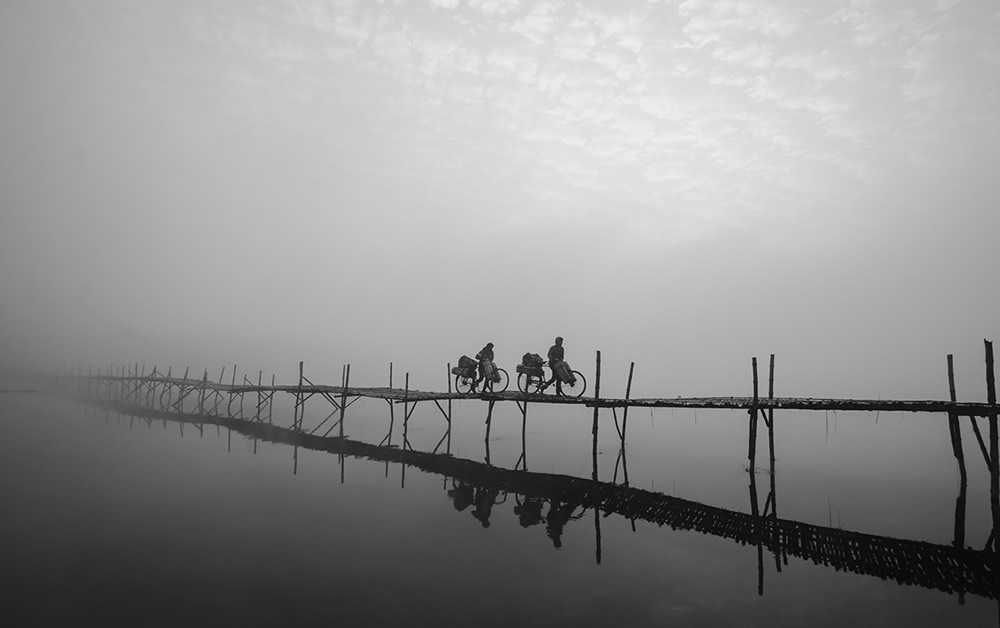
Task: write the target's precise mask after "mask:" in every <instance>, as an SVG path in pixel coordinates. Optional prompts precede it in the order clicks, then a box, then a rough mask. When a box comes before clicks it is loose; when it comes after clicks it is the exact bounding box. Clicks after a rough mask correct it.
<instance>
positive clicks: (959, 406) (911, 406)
mask: <svg viewBox="0 0 1000 628" xmlns="http://www.w3.org/2000/svg"><path fill="white" fill-rule="evenodd" d="M89 379H92V380H100V381H114V382H126V381H129V382H142V383H144V384H146V385H169V386H177V387H182V388H189V389H200V390H206V391H215V392H219V393H223V394H231V395H238V394H249V393H277V392H281V393H289V394H303V395H316V394H322V395H329V396H331V397H351V398H355V397H368V398H373V399H386V400H389V401H393V402H399V403H416V402H420V401H445V400H452V401H459V400H466V399H481V400H486V401H529V402H531V403H551V404H572V405H583V406H586V407H594V406H597V407H601V408H624V407H634V408H699V409H701V408H706V409H724V410H725V409H729V410H748V409H750V408H752V407H753V406H754V405H755V403H756V406H757V407H758V408H761V409H764V410H767V409H774V410H840V411H867V412H876V411H881V412H897V411H898V412H939V413H945V414H948V413H954V414H959V415H963V416H965V415H974V416H990V415H998V414H1000V404H989V403H981V402H972V401H943V400H932V399H918V400H894V399H825V398H811V397H774V398H772V399H768V398H766V397H758V398H757V400H756V402H755V401H754V398H753V397H672V398H665V397H660V398H638V399H623V398H605V397H602V398H600V399H595V398H594V397H579V398H572V397H557V396H555V395H554V394H547V395H543V394H534V393H523V392H520V391H506V392H502V393H478V394H472V395H470V394H462V393H458V392H451V393H448V392H432V391H424V390H416V389H410V390H406V389H403V388H390V387H356V386H349V387H344V386H329V385H316V384H305V385H299V384H278V385H251V384H225V383H220V382H212V381H207V380H205V379H191V378H188V379H184V378H178V377H163V376H152V377H151V376H93V377H90V378H89Z"/></svg>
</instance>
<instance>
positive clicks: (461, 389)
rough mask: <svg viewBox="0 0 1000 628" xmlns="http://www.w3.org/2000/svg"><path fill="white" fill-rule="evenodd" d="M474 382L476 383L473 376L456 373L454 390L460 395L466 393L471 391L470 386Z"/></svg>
mask: <svg viewBox="0 0 1000 628" xmlns="http://www.w3.org/2000/svg"><path fill="white" fill-rule="evenodd" d="M475 383H476V378H475V376H473V377H466V376H465V375H456V376H455V392H457V393H459V394H461V395H468V394H469V393H470V392H472V386H473V385H475Z"/></svg>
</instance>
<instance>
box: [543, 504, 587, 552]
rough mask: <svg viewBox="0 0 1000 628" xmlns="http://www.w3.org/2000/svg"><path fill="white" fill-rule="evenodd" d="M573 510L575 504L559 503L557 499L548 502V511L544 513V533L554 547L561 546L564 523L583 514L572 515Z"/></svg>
mask: <svg viewBox="0 0 1000 628" xmlns="http://www.w3.org/2000/svg"><path fill="white" fill-rule="evenodd" d="M574 510H576V504H571V503H567V504H562V505H560V503H559V500H552V502H551V503H550V504H549V512H548V514H546V515H545V534H547V535H548V537H549V538H550V539H552V545H554V546H555V548H556V549H559V548H560V547H562V533H563V528H565V527H566V524H567V523H569V522H570V521H571V520H573V519H579V518H580V517H582V516H583V513H580V514H579V515H576V516H573V511H574Z"/></svg>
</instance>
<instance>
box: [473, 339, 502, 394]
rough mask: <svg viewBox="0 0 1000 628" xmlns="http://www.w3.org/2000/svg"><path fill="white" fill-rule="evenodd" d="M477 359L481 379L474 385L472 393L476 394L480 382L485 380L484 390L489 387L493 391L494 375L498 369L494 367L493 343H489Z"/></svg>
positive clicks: (478, 354)
mask: <svg viewBox="0 0 1000 628" xmlns="http://www.w3.org/2000/svg"><path fill="white" fill-rule="evenodd" d="M476 359H477V360H479V378H478V379H477V380H476V382H475V383H474V384H473V385H472V392H476V386H478V385H479V382H482V381H483V380H485V383H484V384H483V390H486V387H487V386H489V387H490V389H491V390H492V389H493V374H494V373H495V371H496V367H494V366H493V343H492V342H487V343H486V346H485V347H483V348H482V349H480V350H479V353H477V354H476Z"/></svg>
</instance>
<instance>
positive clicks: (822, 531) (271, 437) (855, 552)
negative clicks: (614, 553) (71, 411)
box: [98, 391, 1000, 599]
mask: <svg viewBox="0 0 1000 628" xmlns="http://www.w3.org/2000/svg"><path fill="white" fill-rule="evenodd" d="M411 392H412V391H411ZM98 405H99V406H101V407H103V408H106V409H110V410H112V411H116V412H121V413H123V414H130V415H132V416H138V417H141V418H147V419H151V420H152V419H155V420H163V421H171V422H178V423H194V424H198V425H218V426H221V427H226V428H228V429H231V430H233V431H235V432H237V433H239V434H242V435H244V436H246V437H248V438H254V439H260V440H263V441H268V442H274V443H282V444H286V445H291V446H295V447H302V448H306V449H311V450H315V451H323V452H328V453H334V454H342V455H347V456H353V457H359V458H366V459H371V460H378V461H384V462H393V463H400V464H403V465H408V466H412V467H415V468H417V469H420V470H422V471H425V472H428V473H434V474H439V475H442V476H445V477H446V478H453V479H455V480H459V481H462V482H465V483H468V484H472V485H475V486H477V487H490V488H493V489H497V490H501V491H504V492H507V493H515V494H517V495H521V496H524V497H530V498H536V499H544V500H553V501H558V502H560V503H563V504H576V505H578V506H581V507H584V508H589V509H596V511H597V512H598V513H601V514H602V515H603V516H604V517H608V516H609V515H611V514H616V515H619V516H621V517H624V518H627V519H630V520H632V521H636V520H639V521H646V522H650V523H653V524H656V525H658V526H667V527H669V528H672V529H674V530H689V531H696V532H700V533H703V534H710V535H712V536H716V537H720V538H725V539H730V540H732V541H735V542H737V543H740V544H742V545H752V546H757V547H758V552H760V551H762V550H763V549H766V550H767V551H768V552H770V553H773V554H774V557H775V560H776V561H777V563H778V568H779V570H780V568H781V565H786V566H787V565H788V556H793V557H797V558H800V559H802V560H805V561H808V562H812V563H814V564H817V565H824V566H828V567H832V568H834V569H837V570H843V571H850V572H853V573H857V574H863V575H868V576H873V577H877V578H881V579H883V580H892V581H894V582H897V583H899V584H904V585H916V586H921V587H925V588H929V589H935V590H939V591H944V592H947V593H959V594H962V593H971V594H974V595H978V596H981V597H984V598H989V599H1000V595H998V592H1000V563H998V558H997V555H996V554H994V553H992V552H988V551H980V550H973V549H967V548H957V547H954V546H952V545H943V544H935V543H928V542H924V541H915V540H906V539H898V538H892V537H885V536H878V535H871V534H863V533H859V532H852V531H848V530H842V529H839V528H832V527H826V526H818V525H813V524H808V523H803V522H799V521H793V520H787V519H780V518H777V517H774V516H753V515H751V514H747V513H744V512H739V511H734V510H729V509H725V508H717V507H714V506H709V505H706V504H702V503H699V502H695V501H691V500H686V499H681V498H678V497H672V496H669V495H664V494H662V493H655V492H652V491H646V490H643V489H637V488H631V487H628V486H624V485H620V484H612V483H607V482H597V481H594V480H588V479H583V478H578V477H572V476H566V475H559V474H548V473H535V472H529V471H525V470H510V469H503V468H498V467H494V466H491V465H488V464H483V463H479V462H475V461H472V460H465V459H460V458H454V457H452V456H451V455H447V454H433V453H426V452H418V451H413V450H408V451H407V450H401V449H398V448H395V447H383V446H376V445H371V444H367V443H362V442H358V441H352V440H350V439H347V438H337V437H330V438H326V437H320V436H314V435H310V434H307V433H304V432H301V431H298V430H295V429H290V428H284V427H279V426H276V425H272V424H267V423H263V422H257V421H252V420H241V419H233V418H227V417H222V416H213V415H204V414H203V415H195V414H179V413H173V412H165V411H162V410H155V409H149V408H144V407H140V406H134V405H131V404H123V403H120V402H98ZM759 557H760V553H758V558H759ZM758 569H760V567H758ZM762 573H763V572H762V571H761V572H760V576H759V577H760V578H762V577H763V575H762ZM761 586H762V584H761Z"/></svg>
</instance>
